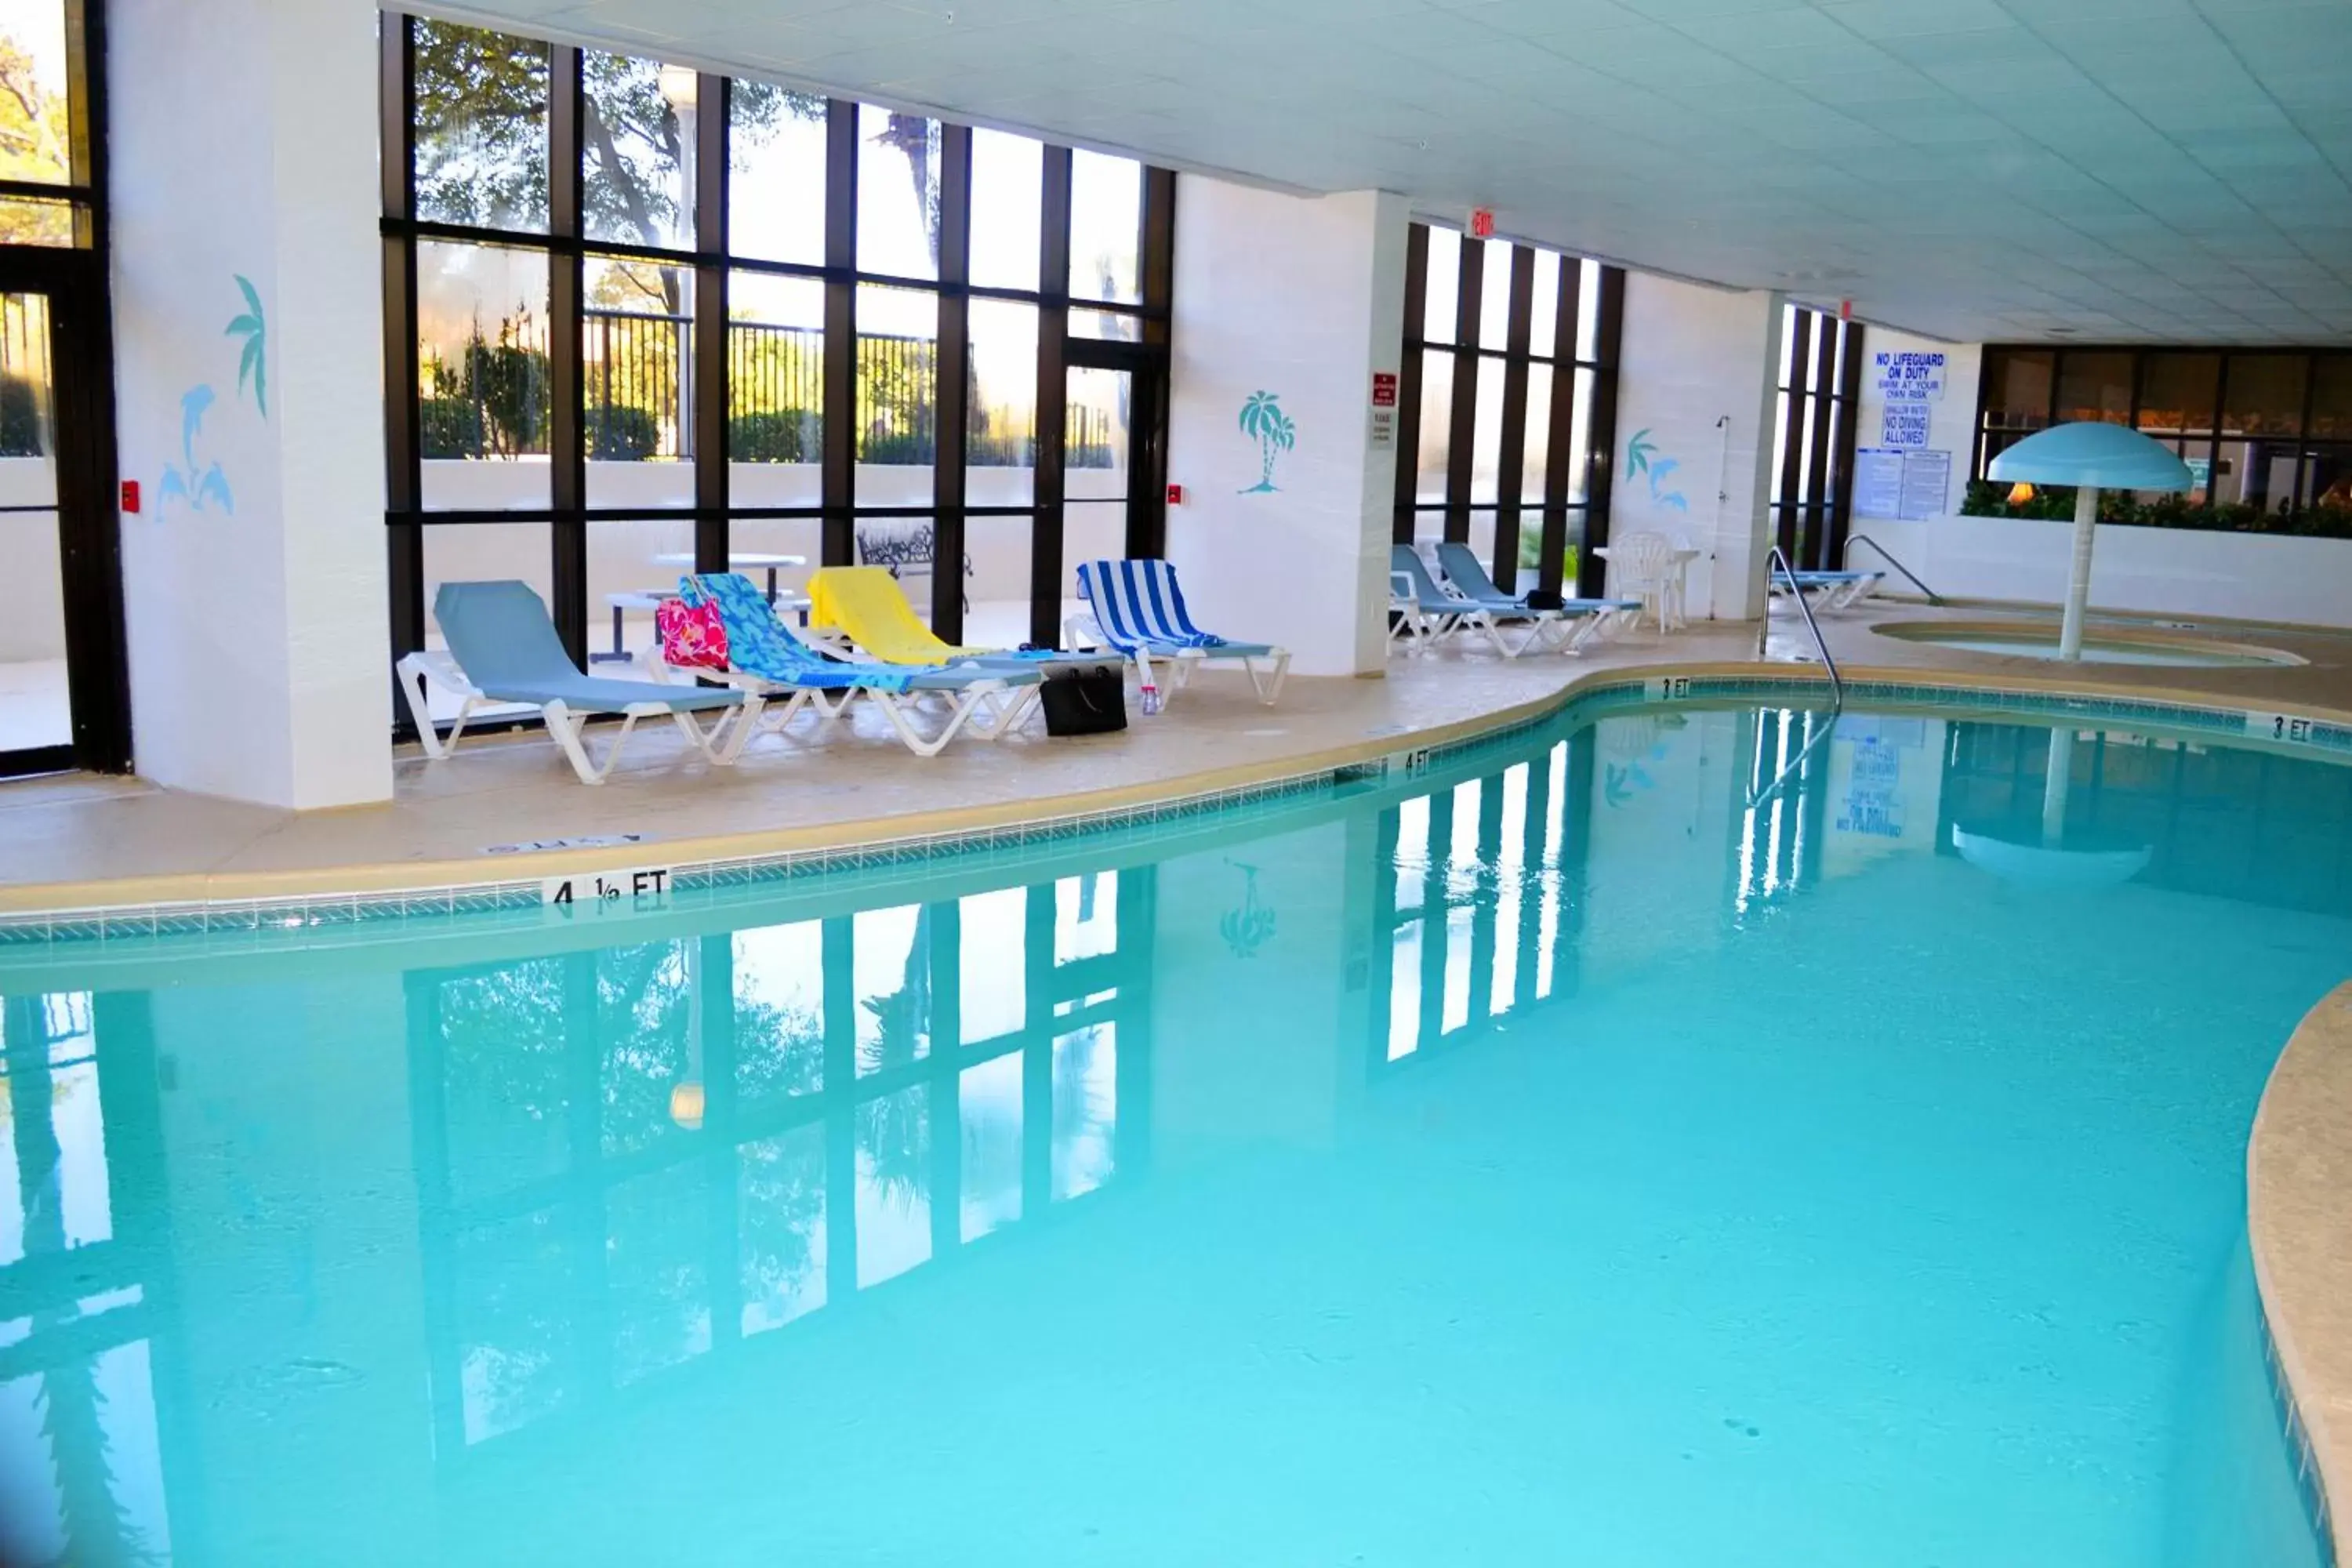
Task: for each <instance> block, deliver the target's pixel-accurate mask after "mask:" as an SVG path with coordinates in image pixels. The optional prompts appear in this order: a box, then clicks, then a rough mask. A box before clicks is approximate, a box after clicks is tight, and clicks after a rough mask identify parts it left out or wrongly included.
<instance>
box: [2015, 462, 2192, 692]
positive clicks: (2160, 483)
mask: <svg viewBox="0 0 2352 1568" xmlns="http://www.w3.org/2000/svg"><path fill="white" fill-rule="evenodd" d="M1985 471H1986V473H1987V474H1988V475H1990V477H1991V478H1993V479H2012V480H2014V479H2023V480H2025V481H2026V482H2027V483H2029V484H2036V485H2074V486H2075V487H2077V489H2076V490H2075V493H2074V571H2073V572H2072V574H2069V576H2068V578H2067V581H2066V618H2065V619H2064V620H2063V622H2061V623H2060V625H2059V630H2058V657H2059V658H2074V659H2078V658H2082V657H2083V610H2084V605H2087V604H2088V603H2089V602H2090V597H2091V542H2092V539H2093V537H2094V536H2095V533H2096V532H2097V529H2098V521H2099V492H2100V491H2101V490H2103V489H2109V490H2112V489H2126V490H2185V489H2189V488H2190V487H2191V486H2192V485H2193V484H2195V483H2196V479H2195V478H2194V477H2193V476H2192V475H2191V474H2190V473H2189V465H2188V464H2186V463H2184V462H2182V461H2181V460H2180V459H2179V457H2177V456H2176V455H2174V453H2173V452H2172V451H2171V450H2170V449H2169V448H2168V447H2163V446H2161V445H2159V444H2158V443H2157V442H2154V441H2151V440H2149V439H2148V438H2147V437H2145V436H2143V435H2141V434H2140V433H2139V432H2138V431H2137V430H2126V429H2125V428H2124V427H2123V426H2120V425H2106V424H2100V423H2097V422H2095V421H2089V420H2084V421H2080V422H2077V423H2075V424H2072V425H2053V426H2051V427H2050V428H2049V429H2047V430H2044V431H2042V432H2040V433H2039V434H2037V435H2032V436H2028V437H2026V438H2025V439H2024V440H2022V441H2020V442H2019V443H2018V444H2017V445H2016V446H2014V447H2011V448H2009V450H2007V451H2005V452H2003V453H2002V454H2001V455H2000V457H1998V458H1994V459H1993V460H1992V466H1991V467H1990V468H1987V469H1986V470H1985Z"/></svg>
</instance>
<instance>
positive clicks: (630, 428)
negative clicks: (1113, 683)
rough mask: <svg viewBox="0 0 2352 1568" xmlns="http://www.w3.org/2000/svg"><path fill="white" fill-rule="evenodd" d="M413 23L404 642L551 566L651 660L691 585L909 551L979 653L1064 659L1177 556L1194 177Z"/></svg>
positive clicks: (394, 157)
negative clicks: (1186, 185) (442, 589)
mask: <svg viewBox="0 0 2352 1568" xmlns="http://www.w3.org/2000/svg"><path fill="white" fill-rule="evenodd" d="M383 37H384V48H385V60H384V66H385V79H386V81H387V82H388V83H390V84H391V85H392V90H391V91H389V92H388V93H387V94H386V105H385V121H384V145H385V148H386V150H387V156H386V159H385V170H386V173H385V180H384V209H385V210H384V224H383V232H384V237H385V265H386V269H387V275H386V285H387V286H386V292H385V298H386V300H387V302H388V308H387V320H386V323H385V334H386V336H385V346H386V358H387V384H386V403H387V449H388V450H387V456H388V464H389V478H390V507H389V510H388V512H387V518H386V521H387V522H388V523H389V524H390V527H391V531H392V560H393V563H394V571H393V580H392V595H393V606H392V608H393V616H392V622H393V639H394V655H395V657H397V656H398V655H399V654H402V653H404V652H407V651H409V650H411V649H414V648H417V647H424V646H426V645H427V643H428V641H430V640H431V639H433V637H435V635H436V634H435V629H434V627H433V626H432V625H431V622H430V617H429V613H428V612H429V607H430V605H431V603H432V598H433V595H434V592H435V590H436V588H437V586H438V585H439V584H440V583H442V582H444V581H446V580H448V579H450V578H453V577H519V578H521V579H522V580H524V581H526V582H530V583H532V584H534V585H537V586H539V587H540V588H541V591H542V592H543V593H545V594H546V595H548V596H549V601H550V607H551V610H552V611H553V613H554V616H555V619H556V624H557V626H558V627H559V628H560V629H561V630H562V633H563V635H564V638H565V640H566V642H567V643H568V644H569V645H570V646H571V647H572V653H573V655H574V657H575V658H582V659H583V660H584V659H589V658H615V657H622V658H625V657H627V656H629V655H630V654H632V653H634V652H635V650H636V649H637V648H639V647H643V646H645V644H646V642H647V641H649V640H650V637H651V636H652V626H651V623H652V614H651V612H652V607H653V605H654V604H655V603H656V596H657V595H660V594H661V593H663V592H666V591H668V590H671V589H674V587H675V585H676V582H677V576H678V574H680V572H681V571H683V570H686V569H688V568H689V567H699V568H700V569H703V570H718V569H720V568H723V567H726V566H728V565H730V564H731V565H733V566H734V567H735V568H736V569H739V570H743V571H746V572H748V573H749V574H751V576H752V577H753V578H754V580H756V581H759V582H761V583H762V584H772V585H773V586H775V587H777V588H779V589H780V590H782V592H785V593H790V592H791V591H793V589H794V588H796V587H797V586H798V585H799V584H800V583H801V582H802V580H803V578H804V577H805V575H806V573H807V572H808V571H809V570H811V569H814V567H816V566H818V565H820V564H849V563H859V562H865V563H875V564H880V565H885V566H887V567H889V568H891V569H892V570H893V571H894V572H895V573H896V574H898V576H899V578H900V580H901V581H902V582H903V583H904V584H905V585H906V587H907V590H908V596H909V598H911V599H912V600H913V601H914V604H915V606H916V608H917V610H918V611H919V613H921V614H923V615H925V616H928V617H929V619H930V621H931V624H932V625H933V626H934V627H935V628H936V629H938V630H939V631H940V634H941V635H942V636H944V637H948V638H949V639H950V641H963V640H972V641H982V642H992V643H999V644H1013V643H1018V642H1021V641H1024V640H1035V641H1041V642H1050V641H1052V640H1053V639H1054V638H1055V636H1056V634H1057V631H1058V628H1059V627H1060V626H1061V625H1062V622H1063V619H1064V615H1065V612H1066V607H1067V606H1066V596H1067V595H1068V594H1069V592H1070V583H1069V580H1070V579H1071V578H1072V577H1073V576H1074V574H1075V568H1076V563H1077V561H1078V560H1079V559H1081V558H1083V557H1084V556H1090V555H1098V554H1103V553H1112V554H1129V553H1154V552H1157V550H1158V547H1159V541H1160V537H1161V535H1162V534H1163V532H1164V526H1165V510H1164V500H1163V497H1164V493H1165V492H1164V486H1163V484H1162V483H1161V479H1162V476H1161V474H1160V472H1158V471H1157V467H1156V466H1157V465H1159V464H1160V462H1162V461H1163V458H1162V457H1161V454H1162V452H1163V450H1164V444H1163V442H1162V440H1161V432H1160V430H1159V428H1158V427H1157V424H1156V422H1157V421H1158V420H1159V419H1160V418H1161V417H1162V413H1161V411H1162V410H1164V409H1165V407H1166V397H1165V385H1166V379H1167V343H1168V315H1169V294H1168V286H1169V277H1170V258H1171V236H1172V233H1173V229H1172V226H1171V216H1172V215H1171V209H1172V205H1173V199H1174V190H1175V182H1174V176H1173V175H1172V174H1169V173H1167V172H1166V171H1162V170H1153V169H1147V168H1145V167H1143V166H1142V165H1140V164H1138V163H1133V162H1131V161H1128V160H1122V159H1118V158H1112V157H1107V156H1103V155H1099V154H1096V153H1084V152H1074V151H1073V150H1071V149H1068V148H1063V147H1053V146H1047V145H1045V144H1044V143H1041V142H1034V141H1030V140H1027V139H1024V138H1022V137H1018V136H1012V135H1007V134H1003V133H1001V132H973V131H971V130H968V129H966V128H965V127H962V126H958V125H951V124H945V123H942V122H941V121H935V120H929V119H926V118H923V117H920V116H916V115H908V114H901V113H898V112H896V111H893V110H885V109H880V108H877V107H875V106H872V105H865V104H857V103H850V102H845V101H839V100H827V99H824V98H821V97H814V96H811V95H808V94H803V93H798V92H793V91H791V90H788V89H783V88H779V87H775V86H772V85H768V84H765V83H759V82H751V81H743V80H735V79H728V78H724V77H717V76H712V75H709V74H705V73H699V72H697V71H695V70H694V69H692V68H688V67H684V66H679V65H676V64H671V63H667V62H664V61H661V60H658V59H652V58H638V57H634V56H628V55H618V54H608V53H604V52H601V51H598V50H593V49H584V50H583V49H574V48H570V47H562V46H559V45H552V44H548V43H545V42H541V41H539V40H535V39H529V38H521V37H509V36H508V35H505V34H500V33H495V32H488V31H484V30H482V29H479V28H474V27H467V26H459V25H457V24H454V23H448V22H442V21H436V20H430V19H426V18H423V17H404V16H393V17H391V18H389V19H388V21H387V23H386V25H385V27H384V30H383ZM1074 301H1075V302H1076V304H1077V306H1078V308H1077V309H1076V310H1074V309H1073V302H1074ZM1130 426H1132V427H1130ZM1130 453H1132V454H1133V455H1134V458H1135V460H1134V461H1133V462H1131V463H1130V462H1129V454H1130ZM1066 468H1067V469H1070V470H1073V471H1072V472H1071V474H1070V475H1069V477H1068V478H1067V479H1065V475H1064V470H1065V469H1066ZM1147 470H1150V471H1147ZM1106 521H1107V522H1108V524H1109V526H1108V527H1107V528H1106V527H1104V526H1100V525H1101V524H1102V523H1104V522H1106Z"/></svg>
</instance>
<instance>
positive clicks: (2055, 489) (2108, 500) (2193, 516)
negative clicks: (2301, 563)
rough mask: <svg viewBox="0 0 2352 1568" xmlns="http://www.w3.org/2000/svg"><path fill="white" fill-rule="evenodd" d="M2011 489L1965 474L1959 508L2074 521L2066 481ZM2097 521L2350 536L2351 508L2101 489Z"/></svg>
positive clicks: (2071, 494) (2310, 536)
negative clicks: (2016, 498) (2278, 508)
mask: <svg viewBox="0 0 2352 1568" xmlns="http://www.w3.org/2000/svg"><path fill="white" fill-rule="evenodd" d="M2010 489H2011V487H2010V486H2009V485H2007V484H2004V483H2002V482H2001V481H2000V480H1997V479H1970V480H1969V489H1968V495H1967V496H1966V498H1964V499H1963V500H1961V502H1960V514H1961V515H1962V516H1964V517H2021V518H2038V519H2042V520H2044V521H2051V522H2072V521H2074V487H2072V486H2070V485H2037V486H2036V487H2034V491H2033V499H2032V500H2029V501H2026V502H2024V503H2023V504H2021V505H2014V504H2011V501H2010V499H2009V493H2010ZM2099 521H2101V522H2103V523H2114V524H2116V525H2118V526H2120V527H2126V528H2186V529H2194V530H2196V531H2200V532H2205V533H2284V534H2289V535H2294V536H2297V537H2301V538H2305V539H2352V510H2346V509H2344V508H2341V507H2307V508H2305V509H2304V510H2301V511H2292V512H2274V511H2264V510H2263V509H2262V508H2260V507H2258V506H2251V505H2248V504H2247V503H2245V502H2243V501H2218V502H2217V501H2203V502H2199V503H2196V504H2194V505H2192V504H2191V503H2190V502H2189V498H2188V497H2187V496H2185V495H2168V496H2159V497H2158V499H2156V500H2152V501H2144V500H2139V499H2137V497H2136V496H2134V495H2133V494H2132V492H2131V491H2129V490H2105V491H2103V492H2101V494H2100V496H2099Z"/></svg>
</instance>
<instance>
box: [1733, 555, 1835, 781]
mask: <svg viewBox="0 0 2352 1568" xmlns="http://www.w3.org/2000/svg"><path fill="white" fill-rule="evenodd" d="M1775 572H1778V573H1779V574H1780V579H1781V581H1783V582H1785V583H1786V584H1788V585H1789V597H1790V598H1791V599H1793V600H1795V601H1796V604H1797V613H1798V614H1799V615H1801V616H1804V618H1805V629H1806V630H1807V631H1809V632H1811V633H1812V634H1813V650H1814V651H1815V652H1816V653H1818V654H1820V655H1821V660H1822V668H1823V669H1826V670H1827V671H1829V676H1830V721H1829V722H1828V723H1826V724H1824V725H1822V727H1821V729H1820V730H1819V731H1815V732H1814V734H1813V736H1812V737H1811V739H1810V740H1808V741H1807V742H1805V749H1804V750H1803V751H1801V752H1798V753H1797V754H1796V755H1795V756H1793V757H1791V758H1790V759H1789V765H1788V766H1787V767H1785V768H1782V769H1781V770H1780V773H1779V774H1778V775H1776V776H1775V777H1774V778H1773V780H1772V782H1771V783H1770V784H1766V785H1765V786H1764V787H1763V788H1762V789H1760V790H1758V791H1756V792H1754V793H1753V794H1751V795H1748V810H1750V811H1753V810H1755V809H1756V808H1757V807H1758V806H1759V805H1763V804H1764V803H1765V802H1766V801H1768V800H1769V799H1771V798H1772V797H1773V796H1774V795H1778V794H1780V786H1781V785H1782V784H1786V783H1788V782H1789V779H1790V776H1791V775H1792V774H1795V773H1800V772H1801V771H1803V769H1804V766H1805V763H1806V762H1807V761H1808V760H1809V759H1810V758H1811V756H1812V754H1813V748H1814V747H1816V746H1818V745H1820V744H1821V743H1822V742H1823V741H1825V740H1827V739H1829V737H1830V736H1832V735H1833V734H1835V733H1836V732H1837V721H1838V715H1840V714H1841V713H1843V712H1844V711H1845V677H1844V676H1843V675H1841V674H1839V673H1838V667H1837V660H1836V659H1834V658H1831V657H1830V645H1829V641H1828V639H1827V638H1825V637H1822V627H1821V623H1820V622H1819V621H1816V620H1815V619H1813V606H1812V605H1811V604H1810V603H1808V602H1807V601H1806V598H1805V595H1804V591H1803V590H1802V589H1801V588H1799V587H1798V586H1797V574H1796V571H1795V569H1794V568H1793V567H1791V566H1790V564H1789V558H1788V557H1787V556H1786V555H1783V554H1782V553H1781V552H1780V546H1779V545H1777V544H1775V545H1773V546H1772V547H1771V548H1770V549H1769V550H1767V551H1766V552H1764V626H1763V629H1762V630H1761V631H1759V633H1757V636H1756V657H1757V658H1763V657H1764V650H1765V648H1766V647H1767V646H1769V644H1770V642H1771V640H1772V574H1774V573H1775Z"/></svg>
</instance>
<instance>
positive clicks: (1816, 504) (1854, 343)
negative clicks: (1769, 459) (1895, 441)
mask: <svg viewBox="0 0 2352 1568" xmlns="http://www.w3.org/2000/svg"><path fill="white" fill-rule="evenodd" d="M1781 334H1782V345H1781V361H1782V364H1781V367H1780V370H1779V372H1778V374H1777V378H1776V381H1775V385H1776V386H1777V387H1778V392H1777V394H1776V399H1777V401H1776V406H1775V413H1774V425H1773V437H1774V440H1775V442H1776V446H1775V448H1774V451H1775V462H1774V476H1773V477H1774V479H1775V483H1774V486H1773V489H1772V496H1771V500H1770V501H1769V507H1768V510H1769V513H1770V518H1771V529H1770V533H1771V539H1772V542H1774V543H1775V544H1777V545H1779V546H1780V553H1781V554H1782V555H1784V556H1786V557H1787V558H1788V559H1789V560H1790V562H1791V563H1794V564H1795V567H1796V569H1797V570H1798V571H1800V572H1826V571H1832V570H1834V569H1836V567H1837V565H1838V563H1839V562H1840V560H1841V559H1842V558H1843V555H1844V553H1845V542H1846V535H1847V534H1848V532H1849V531H1851V530H1852V527H1853V461H1854V437H1855V426H1856V424H1857V422H1858V416H1859V413H1860V410H1861V405H1862V395H1861V394H1862V363H1863V356H1864V353H1865V348H1864V338H1865V336H1866V332H1865V330H1864V327H1863V324H1862V323H1861V322H1860V321H1850V320H1844V319H1841V318H1840V317H1838V316H1835V315H1832V314H1831V313H1830V312H1829V311H1827V310H1813V309H1812V308H1811V307H1810V306H1805V305H1799V304H1796V303H1794V302H1791V303H1790V304H1788V305H1786V306H1785V307H1784V308H1783V310H1782V315H1781Z"/></svg>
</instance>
